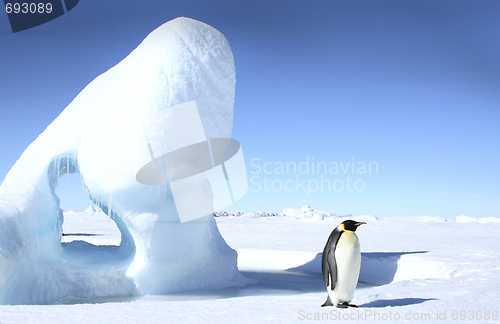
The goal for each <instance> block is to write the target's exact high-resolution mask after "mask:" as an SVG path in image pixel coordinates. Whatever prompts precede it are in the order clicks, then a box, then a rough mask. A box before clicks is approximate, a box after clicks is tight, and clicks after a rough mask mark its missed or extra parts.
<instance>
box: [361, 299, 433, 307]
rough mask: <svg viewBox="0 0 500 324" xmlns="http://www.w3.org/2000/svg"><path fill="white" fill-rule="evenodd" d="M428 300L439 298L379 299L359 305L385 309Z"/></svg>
mask: <svg viewBox="0 0 500 324" xmlns="http://www.w3.org/2000/svg"><path fill="white" fill-rule="evenodd" d="M428 300H437V298H397V299H379V300H373V301H371V302H369V303H366V304H362V305H358V307H359V308H384V307H395V306H408V305H416V304H422V303H424V302H426V301H428Z"/></svg>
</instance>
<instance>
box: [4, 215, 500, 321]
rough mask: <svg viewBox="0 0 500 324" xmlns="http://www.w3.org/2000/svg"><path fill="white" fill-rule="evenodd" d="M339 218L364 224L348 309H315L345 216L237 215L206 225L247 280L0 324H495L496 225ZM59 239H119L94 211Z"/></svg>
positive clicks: (499, 290) (13, 314) (38, 308)
mask: <svg viewBox="0 0 500 324" xmlns="http://www.w3.org/2000/svg"><path fill="white" fill-rule="evenodd" d="M331 215H333V214H331ZM349 218H352V219H354V220H363V221H366V222H367V225H363V226H361V227H360V228H359V229H358V231H357V234H358V237H359V238H360V242H361V250H362V253H363V259H362V265H361V267H362V270H361V275H360V283H359V285H358V289H357V290H356V292H355V296H354V300H353V302H354V303H356V304H358V305H359V308H358V309H348V310H340V309H336V308H329V307H328V308H321V307H320V305H321V304H322V303H323V302H324V301H325V299H326V290H325V287H324V284H323V281H322V277H321V273H320V272H321V265H320V259H321V251H322V250H323V247H324V244H325V242H326V239H327V237H328V235H329V234H330V232H331V231H332V230H333V228H334V227H335V226H337V224H338V223H340V222H341V221H342V219H345V217H338V216H328V217H318V216H315V215H314V213H313V214H312V215H311V217H303V215H302V216H300V215H299V216H298V217H293V216H292V217H289V216H274V217H257V215H256V214H253V215H251V214H243V216H239V217H234V216H233V217H217V218H216V221H217V224H218V226H219V229H220V232H221V234H222V236H223V237H224V238H225V240H226V241H227V243H228V244H229V245H230V246H231V247H233V248H234V249H236V250H237V251H238V255H239V256H238V266H239V269H240V272H241V273H242V274H243V275H244V276H245V277H246V278H248V279H243V278H242V279H241V282H242V285H241V286H237V287H219V288H213V289H205V290H199V291H189V292H184V293H177V294H171V295H165V296H147V297H138V298H136V297H122V298H113V299H98V300H67V301H64V302H63V303H61V304H56V305H18V306H0V323H2V324H3V323H293V322H313V323H318V322H319V323H332V322H336V321H350V322H357V323H363V322H387V321H391V319H392V320H397V319H399V321H394V322H405V323H416V322H418V323H424V322H425V323H428V322H431V323H443V322H459V323H483V322H491V323H498V322H500V320H499V316H498V312H499V311H500V306H499V305H500V258H499V256H500V252H499V251H498V247H499V246H500V223H498V222H497V221H498V219H496V218H494V219H493V218H492V219H489V220H488V222H487V223H484V221H485V220H482V221H478V220H477V219H474V218H470V217H468V218H466V217H458V218H457V221H458V222H452V221H445V220H443V219H441V218H439V217H428V216H422V217H412V218H397V219H377V218H375V217H373V216H349ZM63 232H64V233H65V234H69V235H64V236H63V241H70V240H73V239H79V240H86V241H88V242H91V243H93V244H118V243H119V240H120V238H119V235H120V234H119V232H118V231H117V229H116V227H115V226H114V224H113V223H112V222H110V221H109V220H108V219H107V217H106V216H105V215H103V214H101V215H90V214H85V213H76V212H72V211H65V223H64V226H63ZM75 234H76V235H75ZM34 271H36V269H34ZM245 282H246V284H245V285H244V284H243V283H245Z"/></svg>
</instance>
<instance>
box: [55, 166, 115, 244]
mask: <svg viewBox="0 0 500 324" xmlns="http://www.w3.org/2000/svg"><path fill="white" fill-rule="evenodd" d="M55 193H56V195H57V197H58V198H59V201H60V207H61V209H62V211H63V215H64V221H63V226H62V227H63V235H62V237H61V242H62V243H68V242H72V241H86V242H88V243H90V244H93V245H117V246H118V245H120V242H121V233H120V230H119V229H118V227H117V226H116V223H115V222H114V221H113V220H112V219H111V218H110V217H108V215H106V214H105V213H104V212H103V211H102V210H101V209H100V208H98V207H93V206H89V204H90V202H89V198H88V194H87V191H86V190H85V187H84V185H83V183H82V180H81V178H80V174H79V173H77V172H75V173H72V174H68V173H66V174H62V175H61V177H60V178H59V180H58V183H57V186H56V188H55Z"/></svg>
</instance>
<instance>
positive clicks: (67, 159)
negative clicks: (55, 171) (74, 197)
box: [66, 158, 69, 184]
mask: <svg viewBox="0 0 500 324" xmlns="http://www.w3.org/2000/svg"><path fill="white" fill-rule="evenodd" d="M66 174H67V175H68V184H69V158H66Z"/></svg>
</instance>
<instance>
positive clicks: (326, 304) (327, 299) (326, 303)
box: [321, 295, 333, 307]
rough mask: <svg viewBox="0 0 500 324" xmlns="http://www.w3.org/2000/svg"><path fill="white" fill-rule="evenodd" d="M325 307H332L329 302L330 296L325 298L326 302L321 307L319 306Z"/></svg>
mask: <svg viewBox="0 0 500 324" xmlns="http://www.w3.org/2000/svg"><path fill="white" fill-rule="evenodd" d="M325 306H333V303H332V301H331V300H330V295H328V297H327V298H326V302H325V303H324V304H323V305H321V307H325Z"/></svg>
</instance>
